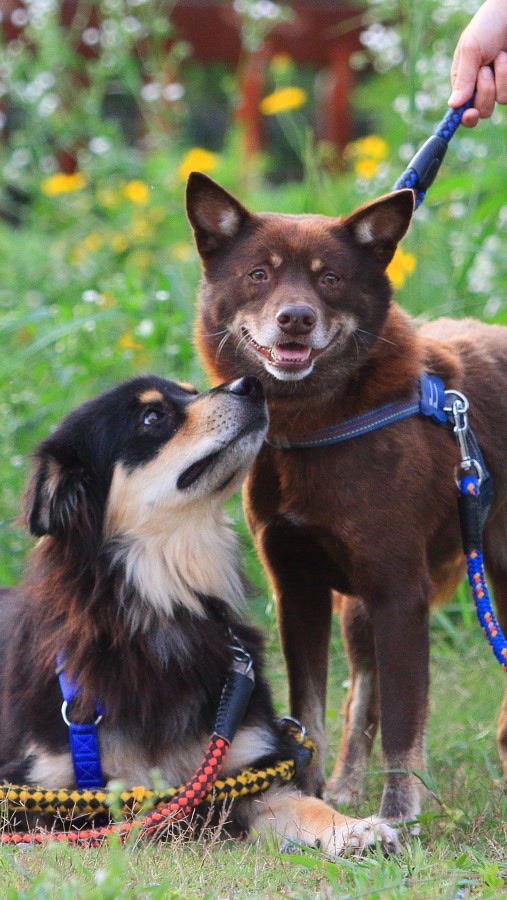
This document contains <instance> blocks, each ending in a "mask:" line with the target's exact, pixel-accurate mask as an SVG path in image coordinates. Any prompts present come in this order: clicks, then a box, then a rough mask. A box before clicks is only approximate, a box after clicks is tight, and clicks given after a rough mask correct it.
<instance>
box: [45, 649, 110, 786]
mask: <svg viewBox="0 0 507 900" xmlns="http://www.w3.org/2000/svg"><path fill="white" fill-rule="evenodd" d="M56 662H57V668H56V674H57V675H58V681H59V683H60V690H61V692H62V697H63V703H62V718H63V721H64V722H65V724H66V725H67V726H68V729H69V744H70V752H71V755H72V764H73V766H74V776H75V779H76V786H77V788H78V789H79V790H84V789H92V788H100V787H103V786H104V778H103V775H102V766H101V763H100V746H99V737H98V733H97V725H98V724H99V722H100V721H101V719H102V717H103V714H104V713H103V710H102V709H101V708H100V706H98V705H97V707H96V718H95V720H94V721H92V722H83V723H80V722H72V721H70V719H69V717H68V708H69V706H70V704H71V703H72V701H73V700H75V699H76V698H77V697H79V695H80V693H81V692H80V690H79V687H78V686H77V685H76V684H74V683H73V682H71V681H68V679H67V677H66V675H65V662H64V657H63V655H62V654H61V653H58V654H57V658H56Z"/></svg>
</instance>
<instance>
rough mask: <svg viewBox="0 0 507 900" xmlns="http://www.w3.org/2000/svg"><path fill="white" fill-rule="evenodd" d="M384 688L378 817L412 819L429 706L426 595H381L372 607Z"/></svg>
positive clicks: (381, 687) (416, 810)
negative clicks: (383, 770)
mask: <svg viewBox="0 0 507 900" xmlns="http://www.w3.org/2000/svg"><path fill="white" fill-rule="evenodd" d="M370 614H371V617H372V622H373V630H374V639H375V649H376V656H377V665H378V677H379V690H380V723H381V730H382V748H383V753H384V764H385V768H386V778H385V786H384V793H383V796H382V803H381V807H380V815H381V816H382V817H383V818H385V819H388V820H390V821H408V820H410V819H413V818H414V817H415V816H417V815H418V813H419V811H420V794H421V792H423V786H422V783H421V781H420V779H419V778H418V776H417V775H416V774H414V770H417V769H419V770H420V769H424V768H425V758H424V731H425V725H426V714H427V704H428V682H429V635H428V602H427V597H426V596H425V593H424V591H422V590H421V591H420V592H419V593H416V592H415V591H414V590H413V589H412V591H409V590H407V591H405V592H404V591H403V590H400V589H399V585H398V591H397V592H396V594H394V596H392V595H391V597H389V598H387V597H386V596H385V594H384V595H383V596H382V595H377V597H376V598H375V603H374V604H371V606H370Z"/></svg>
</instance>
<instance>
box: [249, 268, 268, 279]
mask: <svg viewBox="0 0 507 900" xmlns="http://www.w3.org/2000/svg"><path fill="white" fill-rule="evenodd" d="M248 274H249V277H250V278H251V279H252V281H267V280H268V274H267V272H266V271H265V269H252V271H251V272H249V273H248Z"/></svg>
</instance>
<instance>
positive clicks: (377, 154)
mask: <svg viewBox="0 0 507 900" xmlns="http://www.w3.org/2000/svg"><path fill="white" fill-rule="evenodd" d="M387 153H388V146H387V144H386V142H385V140H384V138H382V137H380V136H379V135H377V134H370V135H368V136H367V137H364V138H358V140H357V141H352V143H350V144H349V145H348V146H347V147H346V148H345V159H349V160H352V161H353V165H354V171H355V173H356V175H357V176H358V178H363V179H365V180H366V181H369V180H370V179H372V178H374V177H375V175H376V174H377V171H378V168H379V164H380V163H381V162H382V161H383V160H384V159H385V158H386V157H387Z"/></svg>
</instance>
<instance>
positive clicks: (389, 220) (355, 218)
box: [340, 189, 414, 268]
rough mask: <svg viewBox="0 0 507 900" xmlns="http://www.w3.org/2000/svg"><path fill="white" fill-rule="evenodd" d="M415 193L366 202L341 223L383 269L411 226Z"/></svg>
mask: <svg viewBox="0 0 507 900" xmlns="http://www.w3.org/2000/svg"><path fill="white" fill-rule="evenodd" d="M413 212H414V192H413V191H411V190H409V189H406V190H401V191H394V192H393V193H392V194H386V195H385V196H384V197H380V199H379V200H374V201H373V202H372V203H367V204H366V206H362V207H361V208H360V209H357V210H356V211H355V212H353V213H352V214H351V215H350V216H348V217H347V218H346V219H344V220H343V221H342V222H341V223H340V228H345V229H346V230H347V231H348V232H349V234H350V235H351V236H352V237H353V239H354V240H355V241H356V243H358V244H361V246H362V247H365V248H367V249H370V250H371V251H372V253H373V254H374V255H375V256H376V257H377V259H379V260H380V262H381V263H382V265H383V266H384V268H385V267H386V266H388V265H389V263H390V262H391V260H392V258H393V256H394V253H395V251H396V247H397V246H398V243H399V242H400V241H401V239H402V237H403V235H404V234H405V232H406V231H407V229H408V226H409V225H410V220H411V218H412V213H413Z"/></svg>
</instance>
